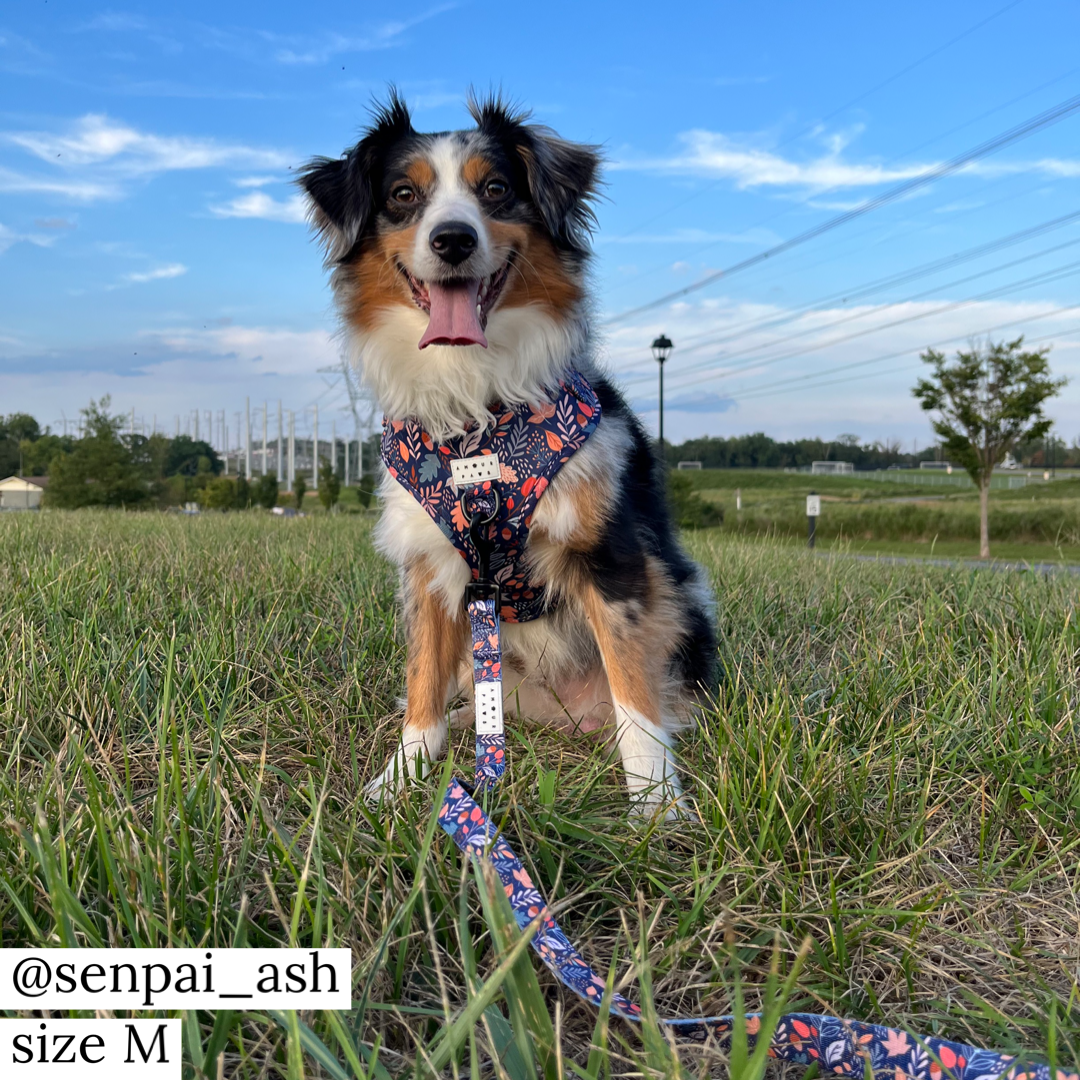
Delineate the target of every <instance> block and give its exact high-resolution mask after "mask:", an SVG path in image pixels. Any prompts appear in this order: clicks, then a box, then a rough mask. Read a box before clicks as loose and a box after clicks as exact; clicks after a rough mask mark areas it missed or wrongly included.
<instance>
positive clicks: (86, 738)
mask: <svg viewBox="0 0 1080 1080" xmlns="http://www.w3.org/2000/svg"><path fill="white" fill-rule="evenodd" d="M815 479H816V478H815ZM823 486H824V485H823ZM369 532H370V519H368V518H365V517H362V516H359V515H357V516H342V517H337V518H331V517H327V516H321V517H311V518H305V519H303V520H299V519H294V520H288V521H286V520H280V519H279V520H272V519H270V518H269V517H268V516H264V515H259V514H255V513H251V514H230V515H202V516H200V517H197V518H179V517H171V516H165V515H158V514H127V515H125V514H122V513H93V512H78V513H73V514H64V513H59V512H55V513H50V514H43V515H40V516H36V515H14V514H11V515H3V516H0V650H2V655H3V658H4V661H5V663H4V665H3V668H2V671H0V732H2V743H0V748H2V755H0V762H2V764H0V799H2V802H3V806H2V811H0V821H2V822H3V824H2V827H0V935H2V937H0V945H3V946H16V945H19V946H23V945H30V944H84V945H91V944H94V945H100V944H104V945H108V944H115V945H121V944H123V945H139V944H141V945H166V944H169V945H177V946H181V945H183V946H187V945H192V946H194V945H198V946H203V945H206V946H224V945H228V944H230V943H232V941H233V940H234V936H235V934H236V933H237V928H238V926H239V927H240V928H241V930H242V931H243V932H244V933H246V939H247V942H248V943H249V944H252V945H286V944H291V943H295V944H299V945H320V946H321V945H330V944H346V945H348V946H350V947H351V948H352V951H353V957H354V976H355V981H354V993H353V997H354V1001H355V1002H357V1008H356V1009H354V1011H353V1013H352V1014H342V1016H341V1017H338V1016H337V1015H335V1014H329V1013H321V1014H320V1013H304V1014H301V1015H300V1016H299V1017H295V1018H293V1017H290V1016H286V1015H280V1016H269V1015H266V1014H262V1013H258V1012H255V1013H237V1014H234V1015H233V1016H232V1017H228V1015H227V1014H219V1017H218V1021H217V1023H216V1025H215V1021H214V1017H213V1016H212V1015H207V1014H201V1013H199V1014H194V1013H193V1014H188V1015H185V1017H184V1019H185V1029H184V1030H185V1046H186V1053H187V1055H188V1059H189V1072H188V1075H194V1070H195V1068H196V1067H198V1068H199V1069H200V1070H203V1071H205V1072H206V1073H207V1074H208V1075H210V1076H216V1075H222V1076H229V1077H261V1076H288V1077H290V1078H292V1077H298V1076H301V1075H306V1076H311V1077H314V1076H349V1075H377V1076H386V1075H398V1074H400V1073H402V1072H410V1073H411V1071H412V1070H413V1069H414V1067H420V1068H423V1067H424V1066H423V1063H424V1062H425V1061H429V1060H434V1061H435V1062H436V1063H437V1064H442V1063H443V1062H446V1061H448V1056H447V1055H449V1057H453V1055H452V1054H449V1051H447V1049H446V1047H447V1043H446V1041H445V1037H444V1033H445V1032H447V1031H456V1032H458V1033H459V1034H462V1027H461V1023H460V1022H459V1023H457V1024H454V1023H452V1022H450V1021H451V1020H452V1019H453V1018H454V1017H456V1016H458V1014H459V1013H460V1010H461V1009H462V1008H463V1007H464V1006H465V1004H466V1000H467V993H466V983H467V982H471V983H472V985H473V986H474V989H475V990H476V991H477V992H479V988H480V986H481V983H482V982H483V980H488V981H487V982H484V983H483V985H484V986H486V987H487V988H488V992H489V993H491V992H495V991H498V990H499V989H500V987H502V989H503V990H504V991H505V992H506V995H507V996H508V998H509V999H510V1004H511V1006H514V1004H515V1003H514V995H515V993H516V991H513V989H512V983H511V982H506V981H503V980H502V976H501V975H500V976H498V977H496V978H495V979H491V978H489V977H490V976H491V973H492V972H493V970H494V969H495V967H496V965H497V963H498V957H497V956H496V955H495V954H496V949H495V948H494V946H493V944H492V932H491V930H490V929H489V927H490V926H491V925H492V923H491V919H490V917H489V918H487V919H485V917H484V914H483V911H482V909H481V906H480V903H479V901H478V899H477V890H476V888H475V887H474V886H473V885H472V883H471V882H470V879H469V876H468V874H467V873H465V871H464V869H463V867H462V864H461V860H460V858H459V856H458V854H457V852H456V849H454V848H453V846H452V844H451V843H450V842H449V840H448V839H447V838H445V837H443V836H442V835H441V834H440V835H437V836H435V837H434V839H433V841H432V842H431V844H430V846H429V847H428V848H426V847H425V837H426V835H427V834H428V832H429V830H430V823H431V799H432V796H433V793H434V791H435V787H436V783H435V781H432V782H431V783H429V784H425V785H419V786H418V787H417V788H416V789H415V790H413V791H411V792H410V793H409V794H408V795H407V796H406V797H404V798H402V799H401V800H400V801H399V802H398V803H397V804H396V805H394V806H386V807H383V808H382V809H380V810H372V809H371V808H369V807H368V806H367V805H366V804H365V803H364V802H363V801H362V800H361V798H360V797H359V791H360V788H361V785H362V782H363V781H364V779H365V778H366V777H367V776H368V775H369V774H370V773H371V772H372V771H373V769H375V768H376V767H378V766H379V765H380V764H381V763H382V761H383V759H384V758H385V756H386V755H387V753H388V752H389V750H390V748H391V745H392V741H393V739H394V736H395V724H396V720H395V711H396V708H397V705H396V702H397V699H398V697H399V695H400V694H401V692H402V688H403V667H404V665H403V661H404V647H403V641H402V636H401V632H400V627H399V625H398V621H397V616H396V614H395V609H394V604H393V599H392V590H393V574H392V572H391V570H390V569H389V567H387V566H386V565H385V564H384V563H383V562H381V561H380V560H379V559H378V558H377V557H376V556H375V554H374V553H373V551H372V548H371V545H370V540H369ZM691 542H692V545H693V547H694V549H695V552H696V555H697V556H698V557H699V558H700V559H701V560H702V561H703V562H704V563H705V565H706V566H707V567H708V569H709V572H710V574H711V575H712V578H713V581H714V582H715V584H716V588H717V593H718V600H719V625H720V631H721V641H722V645H721V648H722V655H723V660H724V663H725V666H726V669H727V678H726V681H725V683H724V685H723V687H722V689H721V691H720V693H719V696H718V699H717V701H716V702H715V707H714V708H712V709H710V710H709V712H708V713H707V715H706V716H705V717H704V720H703V723H702V726H701V728H700V729H699V730H697V731H695V732H693V733H691V734H689V735H688V737H687V738H686V739H685V740H684V744H683V751H682V756H683V760H684V762H685V763H686V765H687V770H688V773H689V777H690V787H691V789H692V791H693V794H694V797H695V799H696V816H695V817H694V818H692V819H691V820H688V821H685V822H682V823H679V824H676V825H664V826H659V827H654V828H651V829H649V828H645V827H643V826H641V825H635V824H633V823H631V822H629V821H628V820H627V817H626V813H625V809H626V804H625V797H624V793H623V791H622V790H621V787H620V783H619V779H618V771H617V770H616V769H615V768H614V767H613V766H612V765H611V764H610V763H609V762H605V760H604V759H603V757H602V756H601V755H599V754H598V753H596V752H590V750H589V749H588V748H587V747H583V746H582V745H581V744H580V743H577V742H571V741H568V740H566V739H565V738H562V737H560V736H556V735H553V734H551V733H547V732H540V733H537V732H533V731H530V730H529V729H528V728H527V727H522V726H518V725H516V724H512V725H511V731H510V735H509V743H510V753H511V775H512V779H511V781H510V783H509V784H508V785H507V786H506V787H505V788H504V790H503V791H502V793H501V795H500V796H499V803H498V810H497V813H496V818H497V819H498V820H500V821H501V822H503V823H504V825H505V828H506V829H507V831H508V834H509V836H510V837H511V840H512V843H513V844H514V846H515V847H516V849H517V850H518V852H519V854H521V855H522V856H523V857H524V858H525V860H526V864H527V865H528V866H529V867H530V870H531V871H532V872H533V873H534V875H535V877H536V878H537V879H538V880H539V881H540V882H542V883H543V886H544V887H546V888H547V889H548V890H549V891H548V896H549V898H550V899H551V900H552V901H554V902H556V903H557V904H558V905H559V906H560V908H559V910H560V916H559V917H560V921H561V922H562V924H563V926H564V928H565V929H566V930H567V932H568V933H569V934H570V936H571V937H572V938H573V939H574V940H575V941H576V942H577V943H578V945H579V946H580V947H581V948H582V950H583V952H584V953H585V954H586V956H587V957H588V958H589V959H590V960H592V961H593V963H594V964H595V965H596V966H597V967H598V968H599V969H600V970H601V971H607V970H608V966H609V963H611V962H612V960H613V959H614V963H615V971H616V975H617V977H618V978H619V979H620V980H623V979H625V980H627V985H628V986H629V992H630V993H632V994H633V995H634V996H639V995H638V988H637V986H636V985H635V984H634V983H633V981H632V979H633V975H634V972H635V970H636V967H637V966H638V965H635V963H634V961H633V955H632V948H631V946H632V943H633V942H634V941H636V940H637V939H638V936H639V935H640V934H644V935H645V936H646V937H647V941H648V948H647V961H648V971H649V973H650V975H651V982H652V990H653V996H654V998H655V1003H656V1007H657V1009H658V1010H659V1012H660V1013H661V1014H676V1015H682V1016H690V1015H693V1014H695V1013H722V1012H725V1011H728V1010H729V1008H730V1006H731V968H730V961H729V959H728V953H727V949H726V947H725V943H724V942H725V934H726V933H728V934H729V935H733V936H734V950H735V954H736V959H737V961H738V962H739V964H740V965H741V968H742V975H743V978H744V980H745V983H746V987H747V993H748V996H749V999H750V1001H751V1003H753V1002H754V1001H755V1000H756V998H755V994H756V992H757V990H758V989H759V988H760V987H761V986H762V985H763V983H764V979H765V974H766V972H767V969H768V966H769V963H770V956H771V950H772V945H773V942H774V940H778V941H779V943H780V965H781V971H785V970H787V968H788V966H789V965H790V964H791V962H792V958H793V956H794V952H795V950H796V949H797V947H798V945H799V943H800V941H801V940H802V939H803V937H804V935H806V934H809V935H811V936H812V939H813V944H812V947H811V951H810V953H809V956H808V958H807V960H806V963H805V966H804V967H803V969H802V972H801V974H800V977H799V979H798V983H797V987H796V990H795V993H794V996H793V999H792V1001H791V1002H790V1005H791V1006H792V1007H798V1008H802V1009H804V1010H806V1011H814V1012H823V1011H832V1012H835V1013H837V1014H839V1015H842V1016H848V1017H853V1018H860V1019H868V1020H873V1021H877V1022H885V1023H888V1024H890V1025H894V1026H907V1027H908V1028H909V1029H910V1030H913V1031H917V1032H920V1033H923V1034H941V1035H946V1036H948V1037H952V1038H958V1039H963V1040H967V1041H970V1042H974V1043H976V1044H981V1045H992V1046H996V1047H998V1048H1003V1049H1023V1050H1026V1051H1031V1052H1035V1053H1040V1054H1044V1055H1045V1054H1047V1053H1048V1052H1052V1053H1054V1054H1056V1056H1057V1059H1058V1061H1059V1062H1061V1063H1062V1064H1066V1063H1068V1064H1070V1065H1071V1066H1072V1067H1074V1068H1075V1067H1076V1065H1077V1064H1078V1063H1080V1000H1078V987H1077V978H1078V968H1080V880H1078V878H1080V873H1078V872H1080V858H1078V853H1080V828H1078V826H1080V738H1078V734H1080V732H1078V726H1077V724H1078V721H1077V707H1078V693H1080V679H1078V674H1077V673H1078V669H1080V629H1078V627H1077V620H1076V617H1075V612H1076V602H1077V582H1076V580H1075V579H1073V578H1071V577H1069V576H1067V575H1060V576H1059V575H1049V576H1039V575H1028V574H1023V575H1020V574H1011V573H1001V574H996V573H985V572H972V571H970V570H967V569H954V570H950V569H947V568H927V567H912V566H889V565H876V564H872V563H864V562H856V561H853V560H837V559H822V558H816V557H814V556H813V555H811V554H809V553H807V552H805V551H803V550H800V549H799V548H798V547H796V546H795V545H779V544H770V543H764V542H750V541H747V540H744V539H740V538H739V537H737V536H730V535H727V534H725V533H724V532H722V531H717V532H709V533H700V534H697V535H695V536H694V537H693V538H692V541H691ZM470 741H471V734H470V733H468V732H462V733H459V735H458V737H457V738H456V741H455V743H454V747H455V750H456V753H457V755H458V760H460V761H462V762H463V763H464V764H465V766H466V767H468V764H469V755H470V753H471V748H470V745H469V744H470ZM470 942H471V946H472V949H471V950H470V948H469V947H468V946H469V943H470ZM473 950H475V951H473ZM537 970H538V973H539V975H538V977H539V985H540V987H541V988H542V992H543V995H544V998H545V999H546V1004H547V1008H548V1010H549V1011H548V1014H547V1015H549V1016H551V1017H553V1018H554V1021H555V1039H556V1041H557V1043H558V1048H559V1049H558V1054H559V1061H558V1063H557V1064H558V1068H559V1069H562V1070H563V1072H562V1075H567V1076H569V1075H573V1071H572V1069H571V1065H572V1064H573V1063H576V1064H577V1065H578V1066H579V1067H582V1068H584V1067H585V1065H586V1062H587V1059H588V1058H589V1045H590V1040H591V1039H592V1038H593V1032H594V1023H595V1016H593V1015H591V1014H590V1013H589V1011H588V1010H587V1009H586V1007H585V1006H584V1005H582V1004H580V1003H578V1002H577V1001H576V1000H574V999H572V998H571V997H570V996H569V995H568V994H565V993H562V992H560V991H559V990H558V989H557V988H556V987H555V986H554V985H553V983H552V980H551V979H550V977H549V976H548V975H547V973H546V972H544V971H543V970H542V969H540V968H539V967H538V966H537ZM515 985H516V984H515ZM517 1007H520V1001H518V1004H517ZM515 1015H516V1014H515V1012H514V1011H513V1009H511V1011H510V1013H509V1014H506V1005H505V1003H503V1001H502V999H501V998H500V997H499V996H497V995H496V997H495V998H494V999H493V1001H492V1004H491V1006H490V1007H489V1008H488V1010H487V1011H486V1012H485V1013H484V1016H483V1018H482V1022H481V1023H480V1024H479V1025H478V1026H476V1027H475V1029H473V1028H472V1026H471V1025H470V1030H469V1032H467V1033H465V1034H467V1036H468V1037H467V1038H465V1040H464V1042H462V1043H461V1047H460V1054H462V1055H464V1056H463V1057H462V1058H461V1060H462V1065H461V1068H462V1075H465V1076H467V1075H477V1076H478V1075H502V1076H509V1077H512V1078H514V1077H516V1076H519V1075H525V1074H526V1073H527V1070H525V1071H524V1072H523V1071H522V1070H521V1067H520V1066H521V1061H520V1058H517V1059H515V1058H514V1054H515V1053H518V1050H517V1049H515V1048H513V1047H510V1046H509V1045H508V1040H509V1039H510V1037H511V1036H510V1035H509V1034H508V1032H509V1031H510V1025H511V1022H512V1021H513V1020H514V1017H515ZM504 1016H505V1017H506V1018H504ZM441 1037H442V1041H440V1040H441ZM470 1039H471V1040H472V1043H471V1047H470V1041H469V1040H470ZM515 1045H519V1044H515ZM492 1046H495V1047H497V1048H501V1049H500V1053H499V1055H498V1056H501V1058H502V1062H503V1064H502V1065H501V1066H500V1067H499V1068H500V1070H501V1071H498V1072H495V1073H493V1072H492V1071H491V1069H490V1068H489V1067H488V1066H486V1065H484V1066H483V1069H482V1071H481V1070H480V1069H479V1067H478V1069H477V1071H476V1072H472V1073H470V1068H471V1065H472V1064H475V1063H476V1062H480V1063H481V1064H482V1063H483V1062H484V1061H486V1060H487V1058H488V1057H489V1056H491V1047H492ZM301 1049H302V1050H303V1051H304V1053H303V1055H301V1053H300V1051H301ZM610 1052H611V1057H610V1059H608V1060H607V1062H606V1064H608V1065H609V1066H610V1068H611V1071H612V1073H613V1074H615V1075H639V1076H640V1075H643V1074H646V1075H647V1074H649V1072H650V1069H649V1068H646V1067H645V1066H643V1065H642V1064H641V1061H640V1060H636V1058H638V1056H639V1053H644V1051H639V1047H638V1044H637V1042H636V1039H635V1037H634V1035H633V1033H631V1032H628V1031H626V1030H624V1029H623V1028H621V1027H618V1026H617V1025H615V1024H613V1025H612V1041H611V1051H610ZM656 1053H661V1051H656ZM440 1054H442V1055H443V1056H442V1057H440V1056H439V1055H440ZM679 1056H680V1058H681V1060H682V1063H683V1064H682V1066H681V1068H683V1069H684V1070H685V1074H686V1075H688V1076H690V1075H725V1073H724V1066H723V1063H722V1061H721V1059H720V1058H719V1057H718V1056H716V1055H711V1054H709V1053H707V1052H706V1051H703V1050H700V1049H693V1050H680V1051H679ZM320 1060H321V1063H320ZM594 1060H597V1059H594ZM653 1060H656V1059H653ZM647 1061H648V1059H647ZM647 1061H646V1063H647ZM515 1062H516V1063H515ZM418 1063H419V1065H418ZM451 1066H452V1063H451V1064H450V1065H448V1066H447V1071H446V1075H452V1074H453V1073H452V1067H451ZM678 1068H679V1066H677V1065H676V1064H674V1063H668V1064H667V1065H666V1066H663V1067H661V1066H659V1065H655V1064H654V1065H653V1066H652V1074H653V1075H657V1074H658V1073H660V1072H666V1073H667V1075H675V1074H676V1073H677V1070H678ZM335 1070H336V1071H335ZM381 1070H385V1071H381ZM528 1075H534V1074H533V1073H528ZM549 1075H558V1070H557V1069H556V1070H555V1071H554V1072H550V1071H549Z"/></svg>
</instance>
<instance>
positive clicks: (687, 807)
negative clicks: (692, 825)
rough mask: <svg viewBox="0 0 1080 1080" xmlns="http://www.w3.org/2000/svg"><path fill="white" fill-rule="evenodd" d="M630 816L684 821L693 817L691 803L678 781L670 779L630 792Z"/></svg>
mask: <svg viewBox="0 0 1080 1080" xmlns="http://www.w3.org/2000/svg"><path fill="white" fill-rule="evenodd" d="M630 816H631V817H632V818H636V819H637V820H639V821H685V820H686V819H687V818H690V817H693V816H694V814H693V804H692V803H691V801H690V799H689V797H688V796H686V795H684V794H683V793H682V790H681V789H680V787H679V784H678V781H675V782H674V783H672V782H671V781H670V780H669V781H668V782H667V783H665V784H657V785H656V786H655V787H651V788H649V789H647V790H645V791H639V792H631V794H630Z"/></svg>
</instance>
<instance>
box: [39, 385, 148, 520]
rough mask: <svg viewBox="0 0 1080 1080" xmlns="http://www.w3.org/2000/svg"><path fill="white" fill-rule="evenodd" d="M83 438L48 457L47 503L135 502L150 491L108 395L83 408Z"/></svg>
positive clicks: (71, 505)
mask: <svg viewBox="0 0 1080 1080" xmlns="http://www.w3.org/2000/svg"><path fill="white" fill-rule="evenodd" d="M82 414H83V417H84V425H83V431H84V434H83V437H82V438H81V439H79V440H77V441H76V442H75V444H74V447H73V449H72V451H71V453H70V454H61V455H60V456H58V457H56V458H54V459H53V461H52V463H51V468H50V473H49V487H48V490H47V491H46V493H45V503H46V505H47V506H56V507H61V508H66V509H75V508H78V507H80V506H137V505H139V504H140V503H143V502H145V501H146V499H147V498H148V496H149V494H150V489H149V484H148V483H147V480H146V477H145V476H144V474H143V472H142V470H141V469H140V468H139V464H138V462H137V460H136V457H135V454H134V453H133V452H132V448H131V446H130V445H128V443H129V441H130V440H125V438H124V437H122V436H121V431H122V430H123V418H122V417H119V416H110V415H109V398H108V397H103V398H102V399H101V400H100V401H98V402H94V401H91V402H90V404H89V405H88V406H87V407H86V408H85V409H83V410H82Z"/></svg>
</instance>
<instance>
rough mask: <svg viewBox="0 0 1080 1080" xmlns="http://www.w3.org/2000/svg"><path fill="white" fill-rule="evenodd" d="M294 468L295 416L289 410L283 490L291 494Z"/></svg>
mask: <svg viewBox="0 0 1080 1080" xmlns="http://www.w3.org/2000/svg"><path fill="white" fill-rule="evenodd" d="M295 466H296V414H295V413H294V412H293V411H292V409H290V410H289V463H288V465H287V466H286V468H285V476H286V478H287V480H288V483H287V485H286V487H285V490H286V491H288V492H290V493H291V492H292V485H293V470H294V468H295Z"/></svg>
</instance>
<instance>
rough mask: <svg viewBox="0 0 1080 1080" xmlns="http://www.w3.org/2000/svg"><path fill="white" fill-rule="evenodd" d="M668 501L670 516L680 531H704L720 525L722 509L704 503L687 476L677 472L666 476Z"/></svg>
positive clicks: (722, 514)
mask: <svg viewBox="0 0 1080 1080" xmlns="http://www.w3.org/2000/svg"><path fill="white" fill-rule="evenodd" d="M667 489H668V501H669V503H670V505H671V516H672V518H674V520H675V524H676V525H678V526H679V528H680V529H706V528H708V527H709V526H710V525H722V524H723V522H724V510H723V507H720V506H717V505H716V503H712V502H706V501H705V500H704V499H703V498H702V497H701V496H700V495H699V494H698V493H697V492H696V491H695V490H694V481H693V480H691V479H690V476H689V474H687V473H685V472H679V471H677V470H675V471H672V472H669V473H668V474H667Z"/></svg>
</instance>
